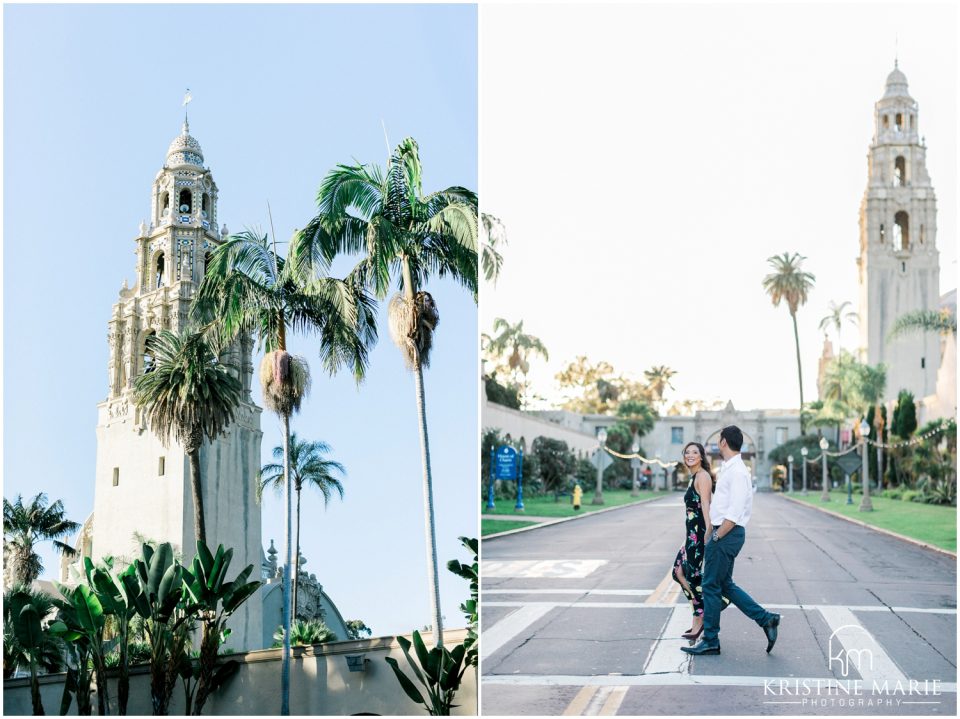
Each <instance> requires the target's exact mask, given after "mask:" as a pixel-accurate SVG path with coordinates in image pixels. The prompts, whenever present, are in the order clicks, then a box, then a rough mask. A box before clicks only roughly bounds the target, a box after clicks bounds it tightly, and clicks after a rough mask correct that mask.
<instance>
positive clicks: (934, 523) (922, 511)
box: [790, 492, 957, 552]
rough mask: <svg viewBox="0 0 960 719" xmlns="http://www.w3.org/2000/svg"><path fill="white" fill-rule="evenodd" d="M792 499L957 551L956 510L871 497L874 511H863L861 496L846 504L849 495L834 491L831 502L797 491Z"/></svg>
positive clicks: (816, 493)
mask: <svg viewBox="0 0 960 719" xmlns="http://www.w3.org/2000/svg"><path fill="white" fill-rule="evenodd" d="M790 496H791V497H793V498H794V499H799V500H801V501H803V502H807V503H808V504H814V505H817V506H822V507H823V508H824V509H829V510H830V511H832V512H837V513H838V514H842V515H844V516H846V517H852V518H853V519H859V520H860V521H861V522H866V523H867V524H871V525H873V526H875V527H881V528H882V529H889V530H890V531H891V532H896V533H897V534H903V535H905V536H907V537H911V538H912V539H918V540H920V541H921V542H926V543H927V544H933V545H935V546H937V547H941V548H943V549H949V550H950V551H951V552H956V551H957V508H956V507H948V506H944V505H939V504H920V503H919V502H904V501H901V500H899V499H887V498H886V497H873V496H871V497H870V499H871V501H872V502H873V511H872V512H861V511H860V509H859V507H860V499H861V497H860V495H859V494H855V495H853V504H850V505H848V504H847V503H846V502H847V493H846V492H831V493H830V501H829V502H821V501H820V492H810V494H808V495H807V496H806V497H804V496H802V495H801V494H800V493H799V492H794V493H793V494H792V495H790Z"/></svg>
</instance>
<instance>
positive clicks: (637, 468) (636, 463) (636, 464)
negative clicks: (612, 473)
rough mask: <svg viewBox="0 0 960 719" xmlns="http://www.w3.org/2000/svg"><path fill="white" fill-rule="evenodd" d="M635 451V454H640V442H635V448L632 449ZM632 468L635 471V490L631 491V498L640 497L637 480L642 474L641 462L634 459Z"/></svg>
mask: <svg viewBox="0 0 960 719" xmlns="http://www.w3.org/2000/svg"><path fill="white" fill-rule="evenodd" d="M630 449H632V450H633V453H634V454H639V453H640V440H639V439H635V440H633V446H631V447H630ZM630 467H631V469H632V470H633V488H632V489H631V490H630V496H631V497H639V496H640V488H639V487H638V486H637V479H638V476H639V474H640V460H639V459H638V458H637V457H634V458H633V459H631V460H630Z"/></svg>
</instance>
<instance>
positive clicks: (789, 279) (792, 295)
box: [763, 252, 816, 434]
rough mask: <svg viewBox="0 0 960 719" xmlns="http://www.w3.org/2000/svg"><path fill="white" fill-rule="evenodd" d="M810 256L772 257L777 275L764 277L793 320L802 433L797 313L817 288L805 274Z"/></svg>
mask: <svg viewBox="0 0 960 719" xmlns="http://www.w3.org/2000/svg"><path fill="white" fill-rule="evenodd" d="M805 259H807V258H806V257H803V256H802V255H800V254H799V253H794V254H793V255H791V254H790V253H789V252H784V253H783V254H782V255H775V256H773V257H768V258H767V262H768V263H770V266H771V267H773V270H774V271H773V273H772V274H769V275H767V276H766V277H764V278H763V289H765V290H766V291H767V294H768V295H770V299H771V300H772V301H773V306H774V307H779V306H780V302H781V301H786V303H787V308H788V309H789V310H790V318H791V319H792V320H793V339H794V342H795V343H796V347H797V380H798V382H799V385H800V410H801V412H800V434H806V424H805V421H804V417H803V371H802V369H801V367H800V334H799V332H798V331H797V310H798V309H799V308H800V306H801V305H804V304H806V302H807V296H808V295H809V294H810V290H811V289H813V283H814V280H815V279H816V278H815V277H814V276H813V275H812V274H811V273H809V272H804V271H803V270H802V269H801V267H800V263H801V262H803V261H804V260H805Z"/></svg>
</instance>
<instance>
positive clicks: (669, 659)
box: [643, 606, 690, 674]
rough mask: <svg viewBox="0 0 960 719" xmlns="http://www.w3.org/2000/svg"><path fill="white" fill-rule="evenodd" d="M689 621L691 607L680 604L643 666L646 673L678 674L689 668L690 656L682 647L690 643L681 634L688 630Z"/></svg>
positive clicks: (671, 615)
mask: <svg viewBox="0 0 960 719" xmlns="http://www.w3.org/2000/svg"><path fill="white" fill-rule="evenodd" d="M689 623H690V609H689V608H687V607H682V606H678V607H675V608H674V609H673V610H672V611H671V612H670V616H669V617H668V619H667V621H666V623H665V624H664V625H663V629H662V630H661V632H660V637H659V638H658V639H657V641H655V642H654V644H653V649H652V651H651V652H650V656H649V657H648V658H647V662H646V664H645V665H644V667H643V673H644V674H668V673H675V674H676V673H680V672H683V671H685V670H687V669H688V667H689V665H690V661H689V659H690V657H689V655H687V654H684V653H683V652H681V651H680V647H683V646H689V645H690V643H689V642H688V641H687V640H686V639H683V638H682V637H681V636H680V635H681V634H683V632H685V631H687V629H688V628H689Z"/></svg>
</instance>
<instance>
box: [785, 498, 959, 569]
mask: <svg viewBox="0 0 960 719" xmlns="http://www.w3.org/2000/svg"><path fill="white" fill-rule="evenodd" d="M780 496H781V497H783V499H786V500H787V501H789V502H793V503H795V504H799V505H800V506H802V507H810V508H811V509H815V510H817V511H818V512H823V513H824V514H831V515H833V516H834V517H839V518H840V519H843V520H845V521H847V522H851V523H852V524H859V525H860V526H861V527H866V528H867V529H872V530H873V531H875V532H880V533H881V534H886V535H888V536H890V537H896V538H897V539H900V540H902V541H904V542H910V544H915V545H916V546H918V547H923V548H924V549H932V550H933V551H934V552H939V553H940V554H946V555H947V556H948V557H953V558H954V559H956V558H957V553H956V552H951V551H950V550H949V549H944V548H943V547H938V546H936V545H935V544H928V543H927V542H921V541H920V540H919V539H914V538H913V537H908V536H906V535H904V534H898V533H897V532H892V531H890V530H889V529H884V528H883V527H877V526H874V525H872V524H868V523H867V522H862V521H860V520H859V519H854V518H853V517H848V516H846V515H844V514H840V513H839V512H834V511H832V510H830V509H827V508H826V507H819V506H817V505H816V504H810V503H809V502H804V501H803V500H800V499H794V498H793V497H788V496H786V495H785V494H781V495H780Z"/></svg>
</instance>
